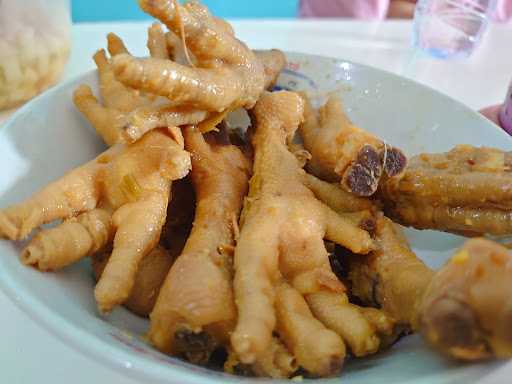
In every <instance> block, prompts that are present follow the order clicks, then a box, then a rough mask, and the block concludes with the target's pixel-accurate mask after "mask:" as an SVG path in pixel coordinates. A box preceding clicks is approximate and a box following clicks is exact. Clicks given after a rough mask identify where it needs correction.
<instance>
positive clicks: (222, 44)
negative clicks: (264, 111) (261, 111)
mask: <svg viewBox="0 0 512 384" xmlns="http://www.w3.org/2000/svg"><path fill="white" fill-rule="evenodd" d="M139 5H140V6H141V8H142V9H143V10H144V11H145V12H146V13H148V14H150V15H152V16H154V17H155V18H157V19H159V20H160V21H162V22H163V23H164V24H165V25H166V26H167V27H168V28H169V30H170V31H172V32H174V33H175V34H177V35H178V36H181V37H182V38H183V39H184V41H185V43H186V45H185V46H184V48H185V50H187V48H189V49H190V51H191V52H192V53H193V55H194V57H195V58H196V60H197V63H195V64H196V66H195V67H190V66H186V65H182V64H179V63H176V62H174V61H171V60H166V59H158V58H151V59H137V58H135V57H133V56H131V55H128V54H120V55H117V56H115V57H114V59H113V67H114V72H115V74H116V77H117V79H118V80H120V81H121V82H122V83H124V84H125V85H127V86H129V87H132V88H136V89H140V90H143V91H146V92H150V93H152V94H156V95H160V96H164V97H166V98H168V99H170V100H172V101H173V102H175V103H178V104H179V105H181V106H186V107H188V108H195V109H199V110H206V111H209V112H223V111H225V110H233V109H236V108H238V107H244V108H251V107H252V106H254V104H255V103H256V101H257V99H258V97H259V95H260V94H261V92H262V91H263V90H264V87H265V71H264V67H263V65H262V63H261V62H260V60H258V59H257V58H256V56H255V54H254V53H253V52H252V51H251V50H250V49H249V48H247V46H246V45H245V44H243V43H242V42H240V41H239V40H237V39H236V38H235V36H234V35H233V34H232V29H231V28H226V24H225V23H224V22H220V21H219V20H218V19H216V18H214V17H212V16H211V15H210V13H209V12H208V9H207V8H205V7H203V6H202V5H200V4H199V3H195V2H191V3H186V4H184V5H180V4H179V3H178V2H177V1H170V0H151V1H150V0H140V1H139Z"/></svg>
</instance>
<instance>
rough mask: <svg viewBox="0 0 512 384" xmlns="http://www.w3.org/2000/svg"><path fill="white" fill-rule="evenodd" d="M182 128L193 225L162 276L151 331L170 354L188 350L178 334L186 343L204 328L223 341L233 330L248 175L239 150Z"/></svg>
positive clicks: (155, 341) (150, 333)
mask: <svg viewBox="0 0 512 384" xmlns="http://www.w3.org/2000/svg"><path fill="white" fill-rule="evenodd" d="M184 132H185V139H186V149H187V150H189V151H190V152H191V154H192V172H191V178H192V182H193V184H194V188H195V193H196V201H197V203H196V204H197V205H196V210H195V219H194V226H193V229H192V232H191V234H190V237H189V238H188V240H187V242H186V245H185V248H184V249H183V252H182V254H181V255H180V256H179V257H178V259H177V260H176V262H175V264H174V265H173V267H172V268H171V270H170V272H169V274H168V275H167V277H166V280H165V283H164V285H163V287H162V289H161V291H160V295H159V296H158V300H157V303H156V305H155V308H154V310H153V312H152V313H151V328H150V331H149V338H150V340H151V342H152V343H153V344H154V345H155V346H156V347H157V348H158V349H160V350H161V351H164V352H168V353H174V354H176V353H180V352H181V349H183V348H186V346H184V345H183V343H177V342H176V337H178V335H179V337H180V338H181V339H184V340H185V341H186V338H187V336H185V334H186V333H190V334H194V333H196V334H197V333H199V332H201V331H202V332H206V333H207V334H209V336H211V338H212V339H214V340H215V341H216V342H218V343H225V342H226V340H227V339H228V335H227V332H229V330H231V329H232V328H233V324H234V321H235V318H236V309H235V304H234V298H233V291H232V275H233V273H232V250H233V246H234V242H235V235H236V230H237V227H236V225H237V221H238V215H239V213H240V210H241V207H242V201H243V197H244V195H245V194H246V191H247V188H248V179H249V161H248V160H247V159H246V157H245V156H244V155H243V154H242V152H241V151H240V149H238V148H237V147H235V146H233V145H229V144H223V143H222V142H221V141H220V139H219V140H216V138H215V137H211V136H210V137H208V139H207V140H208V141H205V139H203V136H202V134H201V133H200V132H199V130H198V129H197V128H193V127H188V128H185V131H184ZM190 337H191V336H190ZM212 345H213V344H211V343H210V344H208V343H207V344H205V347H211V346H212ZM202 352H205V353H206V352H208V351H202ZM209 352H211V351H209Z"/></svg>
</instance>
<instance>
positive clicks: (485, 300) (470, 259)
mask: <svg viewBox="0 0 512 384" xmlns="http://www.w3.org/2000/svg"><path fill="white" fill-rule="evenodd" d="M510 287H512V256H511V255H510V252H509V251H508V249H506V248H505V247H503V246H501V245H499V244H497V243H494V242H492V241H489V240H484V239H472V240H469V241H468V242H466V244H465V245H464V246H463V247H462V248H461V249H460V250H459V251H458V252H457V253H456V254H455V255H454V256H453V257H452V258H451V260H450V261H448V263H447V264H446V265H445V266H444V267H443V268H442V269H441V270H440V271H439V272H438V273H437V274H436V275H435V277H434V279H433V281H432V283H431V284H430V286H429V287H428V289H427V291H426V292H425V296H424V299H423V302H422V304H421V308H420V313H419V329H420V330H421V332H422V334H423V336H424V337H425V338H426V339H427V340H428V341H429V342H430V343H432V344H433V345H434V346H436V347H437V348H438V349H439V350H441V351H443V352H445V353H447V354H448V355H450V356H453V357H455V358H458V359H463V360H477V359H486V358H491V357H498V358H511V357H512V328H511V326H510V325H511V324H512V297H511V296H510Z"/></svg>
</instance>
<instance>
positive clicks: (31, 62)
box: [0, 0, 71, 110]
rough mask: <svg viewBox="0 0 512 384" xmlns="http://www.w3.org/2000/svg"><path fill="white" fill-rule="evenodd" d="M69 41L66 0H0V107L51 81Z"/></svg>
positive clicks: (57, 73) (17, 101) (64, 57)
mask: <svg viewBox="0 0 512 384" xmlns="http://www.w3.org/2000/svg"><path fill="white" fill-rule="evenodd" d="M70 45H71V16H70V8H69V0H0V110H2V109H7V108H11V107H14V106H17V105H19V104H21V103H23V102H24V101H27V100H29V99H31V98H32V97H34V96H36V95H37V94H39V93H40V92H42V91H44V90H45V89H47V88H48V87H49V86H51V85H53V84H54V83H55V82H56V81H57V80H58V79H59V77H60V75H61V74H62V71H63V69H64V66H65V64H66V62H67V60H68V56H69V51H70Z"/></svg>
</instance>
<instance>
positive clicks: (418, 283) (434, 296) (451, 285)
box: [349, 217, 512, 360]
mask: <svg viewBox="0 0 512 384" xmlns="http://www.w3.org/2000/svg"><path fill="white" fill-rule="evenodd" d="M377 238H378V241H379V244H380V246H381V247H380V249H379V250H377V251H374V252H372V253H371V254H370V255H369V256H367V257H364V258H363V257H360V256H357V255H355V256H353V257H351V258H350V272H349V280H350V282H351V285H352V294H354V295H355V296H357V297H359V298H360V299H361V300H362V301H363V302H365V303H366V304H369V305H374V306H376V307H379V308H381V309H382V310H383V312H384V313H386V314H389V315H390V316H391V318H392V319H394V320H395V321H397V322H398V324H399V325H401V326H402V327H408V328H410V329H412V330H415V331H420V332H422V334H423V336H424V337H425V338H426V339H427V340H428V341H429V342H430V343H432V344H434V345H436V346H437V347H438V348H439V349H440V350H442V351H443V352H444V353H446V354H448V355H451V356H453V357H456V358H459V359H465V360H474V359H481V358H488V357H511V356H512V337H511V336H512V335H511V333H510V329H509V328H508V326H505V324H510V320H511V316H512V309H511V308H512V304H511V302H510V297H509V295H508V293H507V292H508V290H507V288H506V287H509V286H511V284H512V268H510V266H511V265H512V256H510V255H509V254H508V251H507V249H506V248H505V247H502V246H500V245H498V244H496V243H493V242H491V241H488V240H483V239H474V240H470V241H468V242H467V243H466V244H465V245H464V247H463V248H462V249H461V250H460V251H458V252H457V253H456V254H455V255H454V256H453V258H452V259H451V261H449V262H448V263H447V264H446V265H445V266H444V267H442V268H441V269H440V270H439V271H438V272H434V271H432V270H431V269H430V268H428V267H427V266H426V265H425V264H424V263H423V262H422V261H421V260H419V259H418V258H417V257H416V256H415V255H414V253H413V252H412V251H411V250H410V248H409V246H408V245H407V243H406V241H405V239H404V238H403V235H402V234H400V233H399V229H398V228H397V227H396V226H395V224H393V223H392V222H391V221H390V220H389V219H387V218H385V217H382V218H380V219H379V221H378V224H377ZM366 315H367V316H369V313H367V314H366ZM371 316H373V314H371ZM368 318H369V317H368ZM372 322H373V323H374V322H375V321H374V320H372ZM383 325H384V324H383ZM386 328H388V329H389V326H385V327H384V328H383V329H382V330H381V332H382V333H386V331H385V329H386ZM387 333H388V335H389V331H387ZM395 336H396V335H395ZM392 338H393V337H392ZM392 338H391V339H392Z"/></svg>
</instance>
